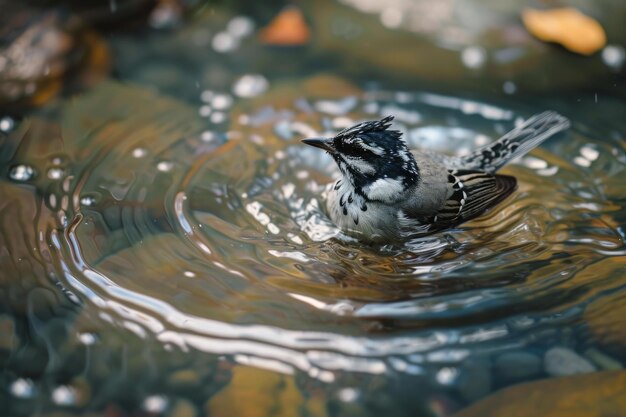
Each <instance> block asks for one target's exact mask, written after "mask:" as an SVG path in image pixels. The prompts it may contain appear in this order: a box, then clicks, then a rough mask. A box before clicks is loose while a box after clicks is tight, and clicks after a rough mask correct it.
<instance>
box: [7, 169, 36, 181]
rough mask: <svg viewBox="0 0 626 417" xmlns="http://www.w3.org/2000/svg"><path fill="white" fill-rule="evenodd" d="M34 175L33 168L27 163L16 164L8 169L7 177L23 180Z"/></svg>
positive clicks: (29, 178) (27, 179)
mask: <svg viewBox="0 0 626 417" xmlns="http://www.w3.org/2000/svg"><path fill="white" fill-rule="evenodd" d="M34 176H35V170H34V169H33V168H32V167H31V166H28V165H16V166H14V167H13V168H11V171H9V178H11V179H12V180H13V181H20V182H25V181H29V180H31V179H32V178H33V177H34Z"/></svg>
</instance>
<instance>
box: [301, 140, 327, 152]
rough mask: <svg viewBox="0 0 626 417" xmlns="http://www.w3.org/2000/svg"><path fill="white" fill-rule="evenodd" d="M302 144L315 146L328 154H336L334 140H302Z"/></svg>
mask: <svg viewBox="0 0 626 417" xmlns="http://www.w3.org/2000/svg"><path fill="white" fill-rule="evenodd" d="M302 142H304V143H306V144H307V145H311V146H315V147H316V148H320V149H324V150H325V151H327V152H331V153H332V152H335V147H334V146H333V140H332V139H325V138H309V139H302Z"/></svg>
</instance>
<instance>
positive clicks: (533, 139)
mask: <svg viewBox="0 0 626 417" xmlns="http://www.w3.org/2000/svg"><path fill="white" fill-rule="evenodd" d="M569 126H570V122H569V120H568V119H567V118H566V117H563V116H561V115H560V114H558V113H556V112H554V111H545V112H543V113H539V114H536V115H534V116H532V117H531V118H529V119H528V120H526V121H525V122H524V123H522V124H521V125H520V126H518V127H516V128H515V129H513V130H511V131H510V132H509V133H507V134H505V135H504V136H502V137H501V138H500V139H498V140H497V141H496V142H494V143H491V144H489V145H486V146H484V147H482V148H480V149H478V150H476V151H474V152H473V153H471V154H469V155H467V156H464V157H461V158H459V160H458V162H457V163H458V164H459V166H460V167H463V168H464V169H473V170H480V171H485V172H489V173H495V172H496V171H498V170H499V169H500V168H502V167H503V166H504V165H506V164H507V163H508V162H510V161H511V160H513V159H515V158H517V157H519V156H522V155H524V154H526V153H528V152H530V151H531V150H532V149H533V148H535V147H536V146H538V145H539V144H541V142H543V141H544V140H546V139H548V138H549V137H551V136H553V135H555V134H556V133H558V132H560V131H562V130H565V129H567V128H568V127H569Z"/></svg>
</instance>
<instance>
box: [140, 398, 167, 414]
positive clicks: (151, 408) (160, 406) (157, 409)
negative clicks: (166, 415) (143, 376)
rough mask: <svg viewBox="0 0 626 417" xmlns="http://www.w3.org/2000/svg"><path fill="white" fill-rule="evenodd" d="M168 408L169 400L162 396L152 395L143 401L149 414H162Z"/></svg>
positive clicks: (144, 407)
mask: <svg viewBox="0 0 626 417" xmlns="http://www.w3.org/2000/svg"><path fill="white" fill-rule="evenodd" d="M166 407H167V399H166V398H165V397H164V396H162V395H151V396H149V397H147V398H146V399H145V400H144V401H143V409H144V410H146V411H147V412H149V413H162V412H163V411H165V408H166Z"/></svg>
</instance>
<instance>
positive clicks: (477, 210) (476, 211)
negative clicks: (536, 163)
mask: <svg viewBox="0 0 626 417" xmlns="http://www.w3.org/2000/svg"><path fill="white" fill-rule="evenodd" d="M448 184H449V186H450V189H451V194H450V196H449V197H448V199H447V200H446V202H445V203H444V205H443V206H442V207H441V209H439V211H438V212H437V214H436V215H435V216H433V217H432V219H429V221H431V222H432V223H433V225H434V228H435V229H439V228H445V227H450V226H453V225H455V224H458V223H461V222H464V221H466V220H469V219H472V218H474V217H476V216H478V215H480V214H482V213H483V212H484V211H485V210H487V209H489V208H491V207H493V206H495V205H496V204H498V203H499V202H501V201H502V200H504V199H505V198H506V197H508V196H509V195H510V194H511V193H512V192H513V191H514V190H515V187H516V185H517V181H516V180H515V178H514V177H511V176H508V175H493V174H489V173H486V172H482V171H470V170H449V171H448Z"/></svg>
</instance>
